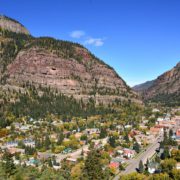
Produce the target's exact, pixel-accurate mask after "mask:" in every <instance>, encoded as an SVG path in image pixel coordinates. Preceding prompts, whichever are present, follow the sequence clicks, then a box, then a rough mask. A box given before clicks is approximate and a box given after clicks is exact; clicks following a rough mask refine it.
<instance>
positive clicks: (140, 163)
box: [139, 160, 144, 173]
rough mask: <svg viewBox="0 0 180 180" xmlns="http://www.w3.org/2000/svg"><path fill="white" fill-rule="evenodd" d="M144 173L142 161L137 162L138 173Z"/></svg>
mask: <svg viewBox="0 0 180 180" xmlns="http://www.w3.org/2000/svg"><path fill="white" fill-rule="evenodd" d="M143 172H144V165H143V162H142V160H140V161H139V173H143Z"/></svg>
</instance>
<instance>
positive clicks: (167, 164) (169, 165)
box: [161, 159, 176, 174]
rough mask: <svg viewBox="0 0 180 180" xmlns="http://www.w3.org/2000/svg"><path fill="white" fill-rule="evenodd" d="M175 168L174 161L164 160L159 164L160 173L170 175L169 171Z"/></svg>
mask: <svg viewBox="0 0 180 180" xmlns="http://www.w3.org/2000/svg"><path fill="white" fill-rule="evenodd" d="M175 167H176V161H175V160H174V159H165V160H164V161H163V162H162V163H161V169H162V172H164V173H168V174H170V173H171V171H172V170H173V169H174V168H175Z"/></svg>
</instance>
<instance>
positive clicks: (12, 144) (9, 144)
mask: <svg viewBox="0 0 180 180" xmlns="http://www.w3.org/2000/svg"><path fill="white" fill-rule="evenodd" d="M4 146H5V148H12V147H17V146H18V141H10V142H7V143H5V145H4Z"/></svg>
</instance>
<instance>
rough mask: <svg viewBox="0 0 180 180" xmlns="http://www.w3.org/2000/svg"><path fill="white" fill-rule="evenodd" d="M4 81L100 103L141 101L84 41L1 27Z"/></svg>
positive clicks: (3, 82)
mask: <svg viewBox="0 0 180 180" xmlns="http://www.w3.org/2000/svg"><path fill="white" fill-rule="evenodd" d="M1 46H2V52H1V57H2V58H1V60H0V63H2V64H3V66H2V67H3V68H1V73H0V77H1V83H2V84H4V85H10V86H12V87H13V86H17V87H22V86H23V85H24V84H26V83H32V84H33V85H35V86H37V87H38V86H45V87H50V88H52V89H54V90H57V91H59V92H61V93H63V94H64V95H67V96H73V97H75V98H76V99H78V100H80V99H83V100H84V101H88V100H89V99H90V98H94V99H95V101H96V103H97V104H100V103H104V104H109V103H112V102H114V101H115V100H117V99H118V100H123V101H124V100H128V99H129V100H132V101H136V102H140V100H139V99H138V95H137V94H136V93H135V92H134V91H133V90H132V89H131V88H130V87H129V86H128V85H127V84H126V83H125V81H124V80H123V79H122V78H121V77H120V76H119V75H118V74H117V73H116V72H115V70H114V69H113V68H112V67H110V66H109V65H107V64H106V63H104V62H103V61H102V60H100V59H98V58H97V57H95V56H94V55H93V54H92V53H91V52H89V51H88V50H87V49H86V48H84V47H83V46H82V45H80V44H77V43H72V42H68V41H61V40H56V39H54V38H49V37H40V38H35V37H33V36H31V35H30V34H26V33H23V32H21V33H17V32H14V31H13V32H12V31H9V29H3V30H2V28H1Z"/></svg>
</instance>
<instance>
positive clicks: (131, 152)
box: [123, 148, 136, 158]
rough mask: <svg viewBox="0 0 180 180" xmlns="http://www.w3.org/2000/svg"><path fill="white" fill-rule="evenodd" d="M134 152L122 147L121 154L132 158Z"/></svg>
mask: <svg viewBox="0 0 180 180" xmlns="http://www.w3.org/2000/svg"><path fill="white" fill-rule="evenodd" d="M135 154H136V152H135V151H134V150H132V149H127V148H124V149H123V155H124V156H125V157H127V158H133V157H134V156H135Z"/></svg>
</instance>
